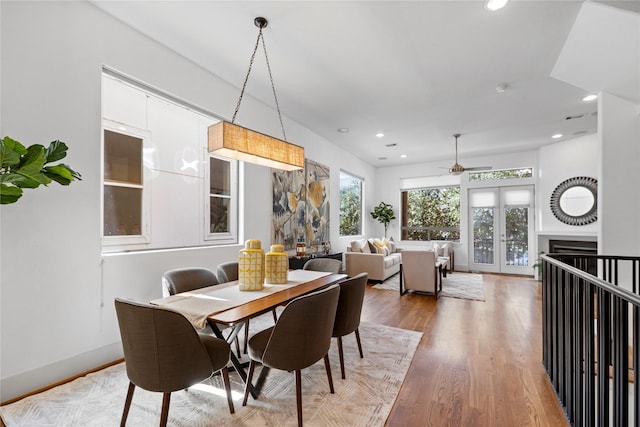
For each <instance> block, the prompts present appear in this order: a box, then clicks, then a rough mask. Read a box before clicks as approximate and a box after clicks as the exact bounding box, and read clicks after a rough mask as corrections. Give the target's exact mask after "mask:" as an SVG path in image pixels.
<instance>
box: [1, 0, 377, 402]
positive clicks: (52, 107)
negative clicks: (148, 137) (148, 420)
mask: <svg viewBox="0 0 640 427" xmlns="http://www.w3.org/2000/svg"><path fill="white" fill-rule="evenodd" d="M0 8H1V13H0V19H1V31H2V33H1V36H2V37H1V49H0V51H1V61H2V75H1V81H0V84H1V87H2V99H1V101H0V102H1V105H0V107H1V111H2V120H1V124H2V129H1V130H0V134H1V135H3V136H4V135H9V136H11V137H13V138H15V139H17V140H20V141H23V142H24V143H25V144H33V143H44V144H48V142H50V141H51V140H54V139H60V140H63V141H65V142H66V143H67V144H68V145H69V148H70V149H69V155H68V157H67V158H66V159H65V162H66V163H68V164H70V165H71V166H72V167H73V168H74V169H76V170H78V171H79V172H80V173H82V177H83V179H82V181H80V182H76V183H73V184H72V185H71V186H69V187H61V186H56V185H51V186H50V188H46V189H37V190H31V191H29V190H27V191H26V192H25V195H24V196H23V198H22V199H21V200H20V201H19V202H18V203H17V204H15V205H4V206H2V207H1V208H0V216H1V218H0V221H1V223H0V225H1V230H2V234H1V236H0V238H1V242H0V243H1V247H0V250H1V255H2V258H1V262H2V265H1V271H0V336H1V341H0V346H1V348H0V376H1V384H0V389H1V395H0V401H4V400H6V399H9V398H12V397H15V396H17V395H20V394H22V393H25V392H28V391H31V390H34V389H36V388H38V387H41V386H44V385H47V384H51V383H53V382H55V381H58V380H60V379H63V378H66V377H69V376H71V375H74V374H77V373H79V372H82V371H84V370H87V369H91V368H94V367H96V366H98V365H100V364H102V363H106V362H109V361H112V360H114V359H116V358H118V357H120V356H121V348H120V337H119V334H118V331H117V323H116V319H115V314H114V310H113V298H114V297H115V296H121V297H127V298H134V299H138V300H142V301H145V300H149V299H152V298H156V297H159V296H160V295H161V290H160V275H161V273H162V272H163V271H164V270H167V269H170V268H175V267H180V266H187V265H199V266H203V267H209V268H215V266H216V265H217V264H218V263H219V262H222V261H228V260H231V259H234V258H235V257H236V256H237V251H238V249H239V245H231V246H225V247H207V248H194V249H184V250H164V251H153V252H139V253H129V254H110V255H106V256H103V255H102V253H101V229H102V224H101V222H100V212H101V200H100V197H101V175H100V170H101V167H100V165H101V152H100V135H101V119H100V118H101V99H100V86H101V83H100V80H101V71H102V66H103V65H107V66H109V67H111V68H113V69H116V70H118V71H120V72H122V73H124V74H127V75H129V76H132V77H134V78H136V79H138V80H140V81H142V82H145V83H147V84H149V85H151V86H153V87H157V88H159V89H161V90H163V91H166V92H168V93H171V94H173V95H175V96H177V97H179V98H182V99H184V100H185V101H187V102H190V103H192V104H194V105H198V106H200V107H202V108H204V109H205V110H208V111H211V112H212V113H214V114H217V115H221V116H223V117H225V118H228V117H230V115H231V113H232V111H233V108H234V107H235V103H236V100H237V97H238V95H239V89H238V88H235V87H233V86H231V85H229V84H227V83H226V82H223V81H221V80H219V79H218V78H216V77H215V76H213V75H211V74H209V73H207V72H205V71H204V70H203V69H201V68H200V67H198V66H196V65H194V64H192V63H190V62H188V61H186V60H185V59H184V58H183V57H181V56H179V55H177V54H176V53H174V52H172V51H170V50H168V49H166V48H164V47H163V46H160V45H158V44H156V43H155V42H153V41H151V40H149V39H147V38H146V37H144V36H142V35H141V34H140V33H138V32H136V31H134V30H133V29H130V28H128V27H126V26H124V25H123V24H122V23H120V22H119V21H116V20H115V19H113V18H111V17H110V16H108V15H106V14H105V13H103V12H101V11H100V10H99V9H97V8H95V7H94V6H92V5H91V4H89V3H86V2H55V1H53V2H50V1H46V2H1V3H0ZM220 42H221V43H223V42H224V41H220ZM282 109H283V111H284V112H285V117H284V120H285V126H286V128H287V135H288V137H289V139H290V140H291V141H292V142H295V143H297V144H299V145H303V146H305V149H306V156H307V157H308V158H310V159H312V160H315V161H318V162H320V163H323V164H325V165H328V166H329V167H330V168H331V173H332V176H331V222H332V223H333V224H337V222H338V206H339V203H338V195H339V191H338V189H339V170H340V168H344V169H346V170H350V171H351V172H352V173H355V174H357V175H359V176H362V177H363V178H364V179H365V183H366V185H367V190H366V197H367V198H371V199H372V198H373V191H374V188H375V175H374V169H373V168H372V167H371V166H369V165H367V164H365V163H364V162H362V161H361V160H359V159H357V158H355V157H354V156H352V155H349V154H347V153H345V152H343V151H342V150H340V149H339V148H338V147H337V146H335V145H333V144H330V143H329V142H328V141H326V140H324V139H322V138H320V137H319V136H317V135H315V134H313V133H312V132H310V131H309V130H307V129H305V128H303V127H301V126H299V125H297V124H296V123H293V122H292V121H290V120H287V118H286V106H284V105H283V106H282ZM242 110H243V111H242V112H243V117H246V118H247V119H246V122H242V123H239V124H241V125H244V126H248V127H250V128H253V129H258V130H260V131H263V132H266V133H272V134H277V133H278V132H279V131H280V129H279V123H278V122H277V120H273V118H274V117H275V116H274V114H273V113H274V112H273V110H272V108H271V107H270V106H265V105H262V104H260V103H258V102H256V101H255V100H253V99H251V98H250V97H249V98H248V97H245V99H244V102H243V105H242ZM245 166H246V167H245V168H244V171H245V174H244V181H243V182H242V183H241V191H242V192H243V196H244V199H243V200H245V204H244V205H241V206H240V210H241V227H242V228H243V230H242V231H241V239H242V240H244V239H245V238H249V237H251V238H258V239H261V240H262V241H263V242H269V238H270V218H271V215H270V212H271V183H270V170H269V169H266V168H262V167H258V166H253V165H245ZM242 215H244V216H242ZM337 233H338V227H337V226H335V225H334V226H333V227H332V236H331V239H332V242H335V245H336V249H341V240H340V239H338V236H337ZM334 234H335V235H334Z"/></svg>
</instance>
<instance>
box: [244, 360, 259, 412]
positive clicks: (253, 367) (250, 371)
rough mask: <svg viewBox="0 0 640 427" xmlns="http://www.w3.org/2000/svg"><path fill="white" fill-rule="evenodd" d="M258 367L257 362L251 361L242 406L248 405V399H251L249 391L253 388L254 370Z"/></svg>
mask: <svg viewBox="0 0 640 427" xmlns="http://www.w3.org/2000/svg"><path fill="white" fill-rule="evenodd" d="M255 369H256V362H254V361H253V360H252V361H251V362H249V373H248V374H247V382H246V384H245V385H244V398H243V399H242V406H247V400H248V399H249V391H250V390H251V380H252V379H253V371H254V370H255Z"/></svg>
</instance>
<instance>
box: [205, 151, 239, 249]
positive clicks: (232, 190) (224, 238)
mask: <svg viewBox="0 0 640 427" xmlns="http://www.w3.org/2000/svg"><path fill="white" fill-rule="evenodd" d="M204 158H205V161H206V167H205V168H204V170H205V180H204V182H205V184H206V185H204V192H203V197H204V201H205V203H204V213H203V220H204V222H203V226H204V241H205V242H215V243H216V244H235V243H238V202H239V200H238V195H239V187H240V185H239V167H238V161H237V160H234V159H229V158H226V157H222V156H218V155H215V154H212V153H209V152H208V151H207V150H205V152H204ZM211 159H216V160H219V161H223V162H227V163H228V164H229V195H228V196H226V195H213V194H211V191H210V189H211V166H210V164H211ZM212 196H213V197H218V198H225V199H229V200H230V202H229V231H225V232H221V233H212V232H211V197H212Z"/></svg>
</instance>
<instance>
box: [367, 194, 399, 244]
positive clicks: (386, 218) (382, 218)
mask: <svg viewBox="0 0 640 427" xmlns="http://www.w3.org/2000/svg"><path fill="white" fill-rule="evenodd" d="M370 214H371V217H372V218H373V219H377V220H378V222H380V223H381V224H383V225H384V237H387V227H389V223H390V222H391V220H393V219H396V216H395V214H394V213H393V206H391V205H390V204H388V203H385V202H380V204H379V205H378V206H376V207H374V208H373V210H372V211H371V212H370Z"/></svg>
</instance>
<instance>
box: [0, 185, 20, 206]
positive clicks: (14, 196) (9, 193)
mask: <svg viewBox="0 0 640 427" xmlns="http://www.w3.org/2000/svg"><path fill="white" fill-rule="evenodd" d="M20 197H22V189H20V188H18V187H10V186H8V185H5V184H0V205H8V204H10V203H15V202H17V201H18V199H19V198H20Z"/></svg>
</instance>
